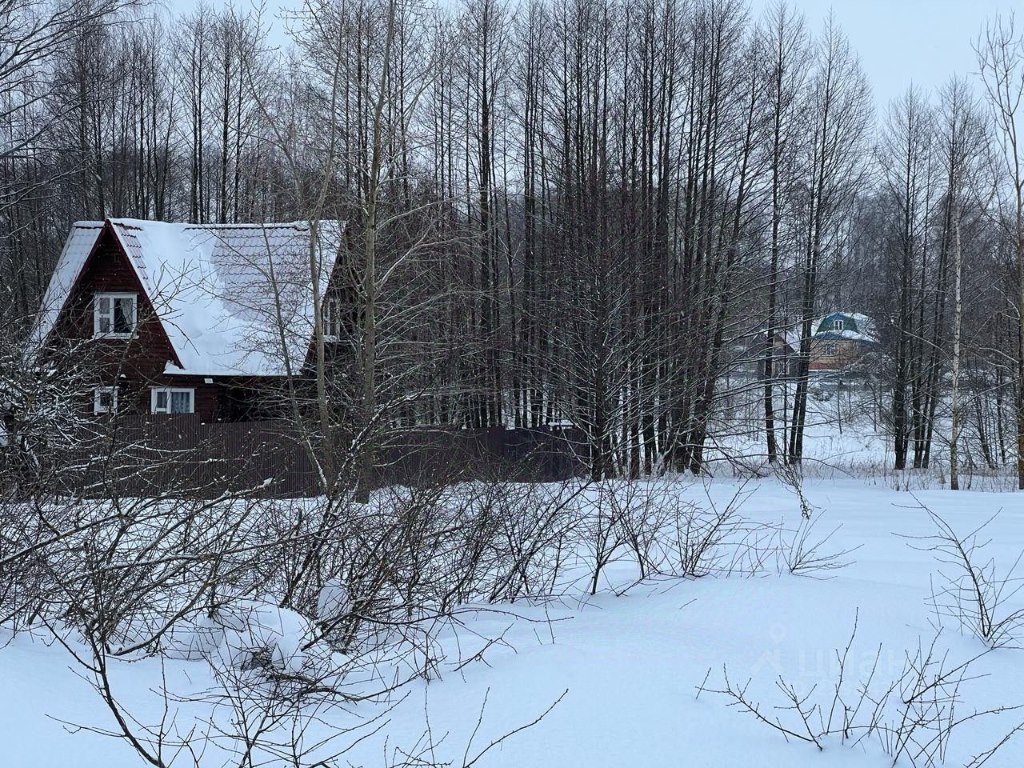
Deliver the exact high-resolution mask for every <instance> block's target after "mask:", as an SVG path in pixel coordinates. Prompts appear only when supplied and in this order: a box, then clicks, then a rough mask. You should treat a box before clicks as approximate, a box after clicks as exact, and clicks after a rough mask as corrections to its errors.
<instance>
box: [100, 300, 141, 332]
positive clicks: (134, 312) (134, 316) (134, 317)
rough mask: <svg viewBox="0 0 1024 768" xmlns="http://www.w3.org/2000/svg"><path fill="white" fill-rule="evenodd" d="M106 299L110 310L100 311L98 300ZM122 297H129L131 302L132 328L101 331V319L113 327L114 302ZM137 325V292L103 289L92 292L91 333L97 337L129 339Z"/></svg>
mask: <svg viewBox="0 0 1024 768" xmlns="http://www.w3.org/2000/svg"><path fill="white" fill-rule="evenodd" d="M101 299H107V300H109V302H110V311H109V312H105V313H101V312H100V300H101ZM123 299H130V300H131V304H132V329H131V331H129V332H128V333H116V332H115V331H113V330H110V331H103V330H101V329H100V324H101V321H102V320H103V319H106V320H108V321H109V323H110V328H113V327H114V314H115V313H114V302H116V301H118V300H123ZM138 325H139V295H138V294H137V293H126V292H118V291H114V292H109V291H103V292H100V293H94V294H93V297H92V335H93V336H94V337H95V338H98V339H130V338H131V337H132V336H134V335H135V329H136V328H137V327H138Z"/></svg>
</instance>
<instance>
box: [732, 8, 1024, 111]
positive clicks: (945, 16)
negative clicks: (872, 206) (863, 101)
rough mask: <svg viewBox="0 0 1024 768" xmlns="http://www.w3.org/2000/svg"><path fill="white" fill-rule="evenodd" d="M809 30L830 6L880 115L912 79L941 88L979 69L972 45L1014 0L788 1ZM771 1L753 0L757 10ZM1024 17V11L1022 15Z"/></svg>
mask: <svg viewBox="0 0 1024 768" xmlns="http://www.w3.org/2000/svg"><path fill="white" fill-rule="evenodd" d="M789 1H790V5H791V6H793V7H795V8H798V9H799V10H801V11H802V12H803V13H804V15H805V16H806V18H807V23H808V26H809V28H810V29H811V30H814V31H816V30H818V29H820V26H821V24H822V22H823V21H824V19H825V17H826V16H827V15H828V12H829V9H830V8H832V9H833V10H834V11H835V14H836V19H837V20H838V21H839V25H840V26H841V27H842V29H843V31H844V32H846V34H847V36H848V37H849V39H850V44H851V46H852V47H853V49H854V50H855V51H857V53H858V54H859V55H860V59H861V64H862V66H863V67H864V71H865V72H866V73H867V76H868V80H869V81H870V82H871V87H872V89H873V90H874V93H875V102H876V105H877V107H878V110H879V116H882V115H884V113H885V109H886V107H887V105H888V103H889V102H890V101H891V100H892V99H893V98H895V97H897V96H899V95H900V94H902V93H903V92H904V91H906V89H907V87H908V86H909V85H910V84H911V83H914V84H916V85H918V86H920V87H921V88H924V89H932V90H934V89H938V88H939V87H941V86H942V85H943V84H944V83H945V82H946V81H948V80H949V78H950V77H951V76H952V75H954V74H961V75H971V76H972V77H973V74H974V73H975V72H977V64H976V62H975V56H974V49H973V48H972V44H973V43H974V41H975V40H976V38H977V36H978V33H979V32H981V30H982V28H983V27H984V26H985V22H986V20H988V19H990V18H994V17H995V15H996V14H997V13H1002V14H1003V15H1004V16H1005V15H1007V14H1008V13H1009V11H1010V10H1011V9H1012V8H1013V7H1014V6H1017V7H1022V6H1021V4H1020V2H1019V1H1018V2H1013V1H1012V0H789ZM769 2H770V0H751V5H752V8H753V10H754V12H755V13H758V12H759V11H760V9H763V8H765V7H767V5H768V4H769ZM1022 20H1024V14H1022Z"/></svg>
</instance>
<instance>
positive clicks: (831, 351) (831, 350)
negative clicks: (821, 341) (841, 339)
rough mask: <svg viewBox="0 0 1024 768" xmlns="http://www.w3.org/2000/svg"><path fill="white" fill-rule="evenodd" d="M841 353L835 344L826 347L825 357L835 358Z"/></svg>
mask: <svg viewBox="0 0 1024 768" xmlns="http://www.w3.org/2000/svg"><path fill="white" fill-rule="evenodd" d="M838 353H839V348H838V347H837V346H836V345H835V344H826V345H825V357H835V356H836V355H837V354H838Z"/></svg>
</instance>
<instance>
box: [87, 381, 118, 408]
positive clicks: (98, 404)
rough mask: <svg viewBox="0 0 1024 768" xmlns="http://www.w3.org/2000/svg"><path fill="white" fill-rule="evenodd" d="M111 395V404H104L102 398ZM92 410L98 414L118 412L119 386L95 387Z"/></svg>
mask: <svg viewBox="0 0 1024 768" xmlns="http://www.w3.org/2000/svg"><path fill="white" fill-rule="evenodd" d="M103 395H110V405H104V404H103V402H102V400H101V398H102V397H103ZM92 412H93V413H94V414H96V415H100V414H103V413H117V387H95V388H93V390H92Z"/></svg>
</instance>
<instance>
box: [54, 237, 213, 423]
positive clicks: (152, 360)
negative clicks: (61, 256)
mask: <svg viewBox="0 0 1024 768" xmlns="http://www.w3.org/2000/svg"><path fill="white" fill-rule="evenodd" d="M103 292H123V293H135V294H136V295H137V296H138V304H137V306H138V331H137V333H136V334H135V336H134V337H133V338H131V339H93V307H92V298H93V295H94V294H96V293H103ZM86 341H88V342H89V343H88V344H84V342H86ZM48 345H49V346H50V348H51V351H52V352H53V353H54V354H67V355H69V356H70V357H72V359H73V362H75V363H76V364H78V365H80V366H82V367H84V368H85V369H86V370H89V371H91V372H94V378H95V381H96V383H97V384H101V385H104V386H111V385H114V384H115V383H116V384H117V387H118V409H119V410H120V411H121V412H123V413H148V412H149V410H150V389H151V388H152V387H155V386H160V387H191V388H194V389H195V409H196V413H197V414H198V415H199V417H200V418H201V419H202V420H203V421H215V420H218V419H219V418H224V417H223V416H222V415H221V410H222V408H221V399H222V398H221V392H222V390H223V389H224V384H223V383H218V382H217V380H216V379H214V383H212V384H210V383H206V382H205V380H204V379H205V378H206V377H191V376H189V377H186V376H168V375H166V374H165V373H164V369H165V367H166V365H167V363H168V362H177V359H176V356H175V353H174V348H173V347H172V345H171V342H170V339H169V338H168V337H167V334H166V333H165V331H164V329H163V326H162V325H161V323H160V320H159V319H158V318H157V317H156V312H155V311H154V309H153V305H152V304H151V303H150V301H149V299H148V297H147V296H146V292H145V291H144V290H143V287H142V285H141V284H140V282H139V280H138V277H137V275H136V274H135V270H134V269H133V268H132V266H131V264H130V263H129V261H128V256H127V254H125V252H124V250H123V249H122V248H121V245H120V242H119V241H118V240H117V237H116V235H115V234H114V233H113V231H111V228H110V225H109V224H108V225H107V226H105V227H104V228H103V230H102V232H101V234H100V236H99V238H98V240H97V242H96V245H95V247H94V248H93V251H92V253H91V254H90V255H89V257H88V259H87V260H86V263H85V266H84V267H83V269H82V272H81V274H80V275H79V278H78V280H77V281H76V284H75V286H74V287H73V288H72V291H71V294H70V295H69V297H68V300H67V302H66V303H65V305H64V309H63V310H62V311H61V313H60V316H59V317H58V318H57V322H56V324H55V326H54V330H53V332H52V333H51V335H50V339H49V342H48ZM62 346H63V347H64V348H63V349H60V347H62ZM85 407H87V408H88V409H89V410H90V411H91V410H92V402H91V401H90V402H88V403H87V404H85Z"/></svg>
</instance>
